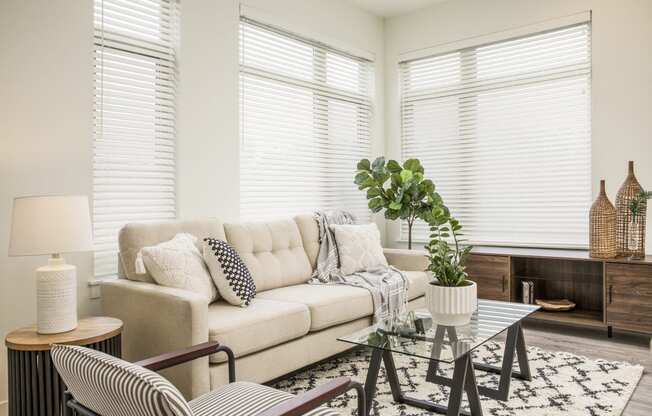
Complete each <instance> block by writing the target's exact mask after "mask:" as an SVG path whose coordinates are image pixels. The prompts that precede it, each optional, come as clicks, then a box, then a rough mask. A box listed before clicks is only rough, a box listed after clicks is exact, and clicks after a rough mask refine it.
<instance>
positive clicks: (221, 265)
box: [204, 238, 256, 307]
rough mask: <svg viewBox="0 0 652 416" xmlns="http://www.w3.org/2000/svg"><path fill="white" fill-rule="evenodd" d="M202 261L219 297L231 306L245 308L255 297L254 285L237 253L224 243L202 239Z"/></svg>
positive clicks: (211, 239) (213, 239) (214, 239)
mask: <svg viewBox="0 0 652 416" xmlns="http://www.w3.org/2000/svg"><path fill="white" fill-rule="evenodd" d="M204 261H205V262H206V264H207V265H208V269H209V270H210V272H211V277H212V278H213V282H215V286H217V290H218V291H219V292H220V296H222V297H223V298H224V300H226V301H227V302H229V303H230V304H231V305H235V306H242V307H246V306H249V303H250V302H251V300H252V299H253V298H254V296H256V284H255V283H254V279H253V277H251V273H250V272H249V269H248V268H247V266H246V265H245V264H244V262H243V261H242V259H241V258H240V256H239V255H238V253H237V252H236V251H235V250H234V249H233V247H231V246H230V245H229V244H228V243H227V242H226V241H222V240H218V239H216V238H205V239H204Z"/></svg>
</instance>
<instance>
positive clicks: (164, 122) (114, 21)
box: [93, 0, 179, 278]
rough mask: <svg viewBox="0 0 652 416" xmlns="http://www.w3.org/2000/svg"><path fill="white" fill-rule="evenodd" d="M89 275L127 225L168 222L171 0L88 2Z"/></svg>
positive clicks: (111, 257)
mask: <svg viewBox="0 0 652 416" xmlns="http://www.w3.org/2000/svg"><path fill="white" fill-rule="evenodd" d="M94 9H95V13H94V24H95V40H94V42H95V60H94V62H95V64H94V65H95V96H94V137H93V142H94V143H93V144H94V145H93V150H94V153H93V227H94V234H95V235H94V238H95V276H96V277H98V278H102V277H109V276H115V275H116V274H117V264H118V260H117V252H118V232H119V230H120V228H121V227H122V226H123V225H125V224H126V223H128V222H134V221H137V222H148V221H156V220H165V219H172V218H175V216H176V214H175V150H174V149H175V92H176V79H177V67H176V52H175V49H176V45H177V38H178V26H179V22H178V20H179V14H178V13H179V10H178V3H177V2H176V1H175V0H129V1H127V0H95V5H94Z"/></svg>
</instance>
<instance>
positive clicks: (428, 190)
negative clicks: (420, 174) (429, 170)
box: [419, 179, 435, 195]
mask: <svg viewBox="0 0 652 416" xmlns="http://www.w3.org/2000/svg"><path fill="white" fill-rule="evenodd" d="M419 189H421V190H423V192H424V193H425V194H426V195H430V194H432V193H433V192H435V184H434V183H432V181H431V180H430V179H424V180H423V181H422V182H421V183H420V184H419Z"/></svg>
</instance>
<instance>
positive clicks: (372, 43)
mask: <svg viewBox="0 0 652 416" xmlns="http://www.w3.org/2000/svg"><path fill="white" fill-rule="evenodd" d="M239 3H240V2H239V1H237V0H220V1H212V0H196V1H192V2H190V1H188V2H185V3H183V6H182V27H181V39H182V46H181V55H180V59H181V64H180V65H181V93H180V100H179V141H178V142H179V145H178V146H179V147H178V161H179V165H178V166H179V167H178V169H179V172H180V175H179V213H180V216H181V217H216V216H217V217H220V218H221V219H223V220H230V219H235V218H237V216H238V212H239V197H238V194H239V153H238V151H239V141H240V138H239V122H238V111H239V108H238V16H239ZM242 3H243V4H244V5H245V6H247V7H251V8H254V9H256V10H257V11H260V12H262V13H264V14H266V15H268V17H269V18H270V19H272V20H273V21H272V22H267V23H274V24H278V25H280V26H283V27H285V28H288V29H289V30H291V31H294V32H296V33H298V34H300V35H304V36H307V37H312V38H316V39H317V40H322V41H326V42H332V43H335V44H336V45H338V46H339V45H346V46H347V47H349V48H353V49H355V50H360V51H366V52H370V53H372V54H374V55H375V61H376V66H375V70H376V91H375V92H376V94H375V95H376V96H375V109H374V111H375V114H374V117H375V118H374V120H375V124H374V137H375V140H374V142H373V154H374V155H380V154H382V153H383V152H384V116H383V110H384V105H383V87H384V84H383V69H384V57H383V21H382V19H380V18H378V17H375V16H372V15H370V14H368V13H366V12H364V11H361V10H359V9H357V8H355V7H353V6H351V5H350V3H348V2H345V1H339V0H329V1H323V0H322V1H320V0H243V1H242ZM351 177H352V178H353V173H352V175H351ZM352 186H353V185H352ZM288 214H296V213H291V212H288ZM380 225H381V226H383V225H384V224H383V222H382V221H381V222H380Z"/></svg>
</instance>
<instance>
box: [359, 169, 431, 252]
mask: <svg viewBox="0 0 652 416" xmlns="http://www.w3.org/2000/svg"><path fill="white" fill-rule="evenodd" d="M357 169H358V170H357V173H356V175H355V179H354V182H355V184H356V185H358V189H360V190H364V189H366V190H367V200H368V206H369V209H370V210H371V211H372V212H380V211H382V210H384V211H385V212H384V215H385V218H387V219H389V220H396V219H399V218H400V219H402V220H405V221H406V222H407V225H408V248H410V249H411V248H412V226H413V225H414V222H415V221H416V220H417V219H424V220H425V219H426V217H427V216H428V215H430V213H431V212H432V209H433V208H435V207H440V206H443V202H442V198H441V196H439V194H438V193H437V192H435V184H434V183H433V182H432V181H431V180H430V179H426V178H425V177H424V175H423V166H421V162H419V160H418V159H408V160H406V161H405V162H404V163H403V165H401V164H400V163H399V162H397V161H396V160H389V161H387V162H386V161H385V158H384V157H379V158H376V160H374V161H373V162H371V161H369V159H362V160H361V161H360V162H358V166H357Z"/></svg>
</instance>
